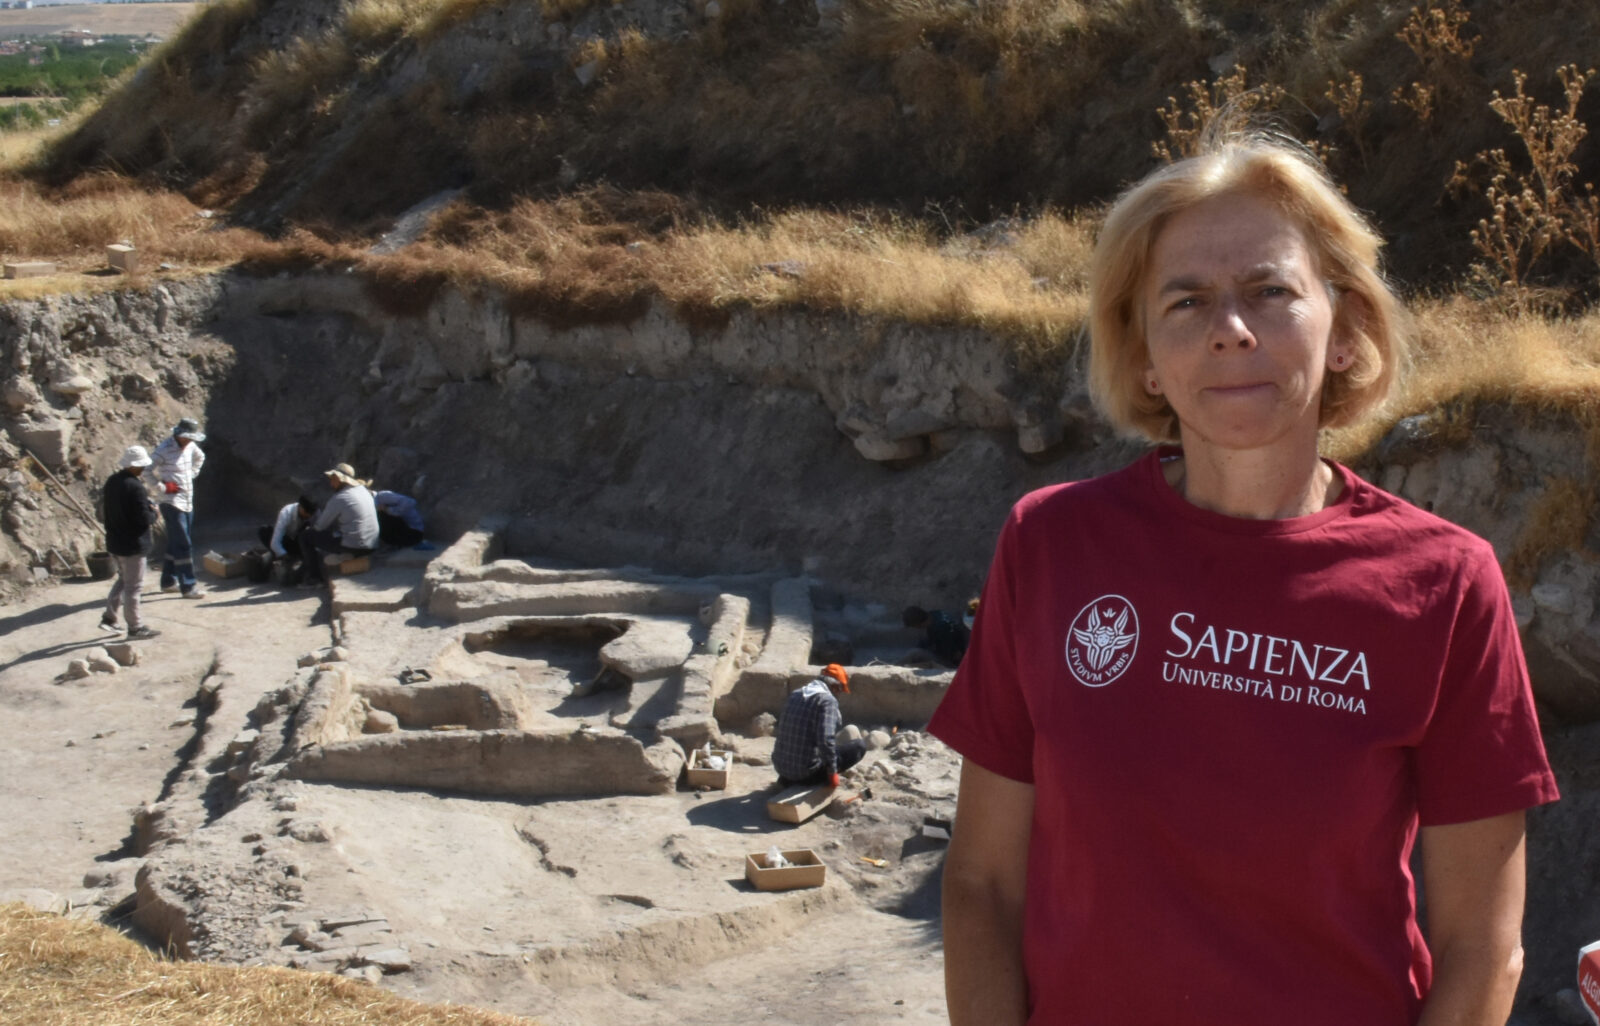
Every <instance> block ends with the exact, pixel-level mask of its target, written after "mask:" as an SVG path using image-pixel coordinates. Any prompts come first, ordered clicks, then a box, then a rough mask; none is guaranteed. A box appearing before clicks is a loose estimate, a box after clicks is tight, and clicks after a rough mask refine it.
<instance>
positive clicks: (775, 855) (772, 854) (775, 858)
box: [767, 844, 789, 869]
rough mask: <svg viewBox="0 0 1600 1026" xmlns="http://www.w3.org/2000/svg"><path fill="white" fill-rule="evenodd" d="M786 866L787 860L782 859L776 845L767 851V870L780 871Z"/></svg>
mask: <svg viewBox="0 0 1600 1026" xmlns="http://www.w3.org/2000/svg"><path fill="white" fill-rule="evenodd" d="M788 864H789V860H788V859H786V858H784V857H783V852H781V851H779V850H778V846H777V845H776V844H774V845H773V846H772V847H770V848H768V849H767V868H768V869H782V868H783V867H784V866H787V865H788Z"/></svg>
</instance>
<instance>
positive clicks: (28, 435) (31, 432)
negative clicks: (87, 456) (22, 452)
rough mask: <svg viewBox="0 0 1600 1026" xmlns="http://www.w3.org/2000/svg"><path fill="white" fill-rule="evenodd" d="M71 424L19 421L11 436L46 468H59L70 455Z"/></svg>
mask: <svg viewBox="0 0 1600 1026" xmlns="http://www.w3.org/2000/svg"><path fill="white" fill-rule="evenodd" d="M72 430H73V423H72V421H70V420H35V421H19V422H17V423H15V424H13V425H11V436H12V437H13V438H15V439H16V440H17V441H18V442H21V443H22V445H23V447H25V448H26V449H27V450H28V451H29V452H31V453H33V454H34V455H35V456H37V457H38V458H39V460H40V461H41V462H42V463H44V465H45V466H47V467H61V466H65V465H66V463H67V457H68V456H69V455H71V449H72Z"/></svg>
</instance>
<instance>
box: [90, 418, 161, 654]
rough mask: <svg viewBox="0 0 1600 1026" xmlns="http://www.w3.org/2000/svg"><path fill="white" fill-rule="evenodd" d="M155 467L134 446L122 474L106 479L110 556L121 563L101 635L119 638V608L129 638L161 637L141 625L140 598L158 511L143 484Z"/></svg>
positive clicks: (105, 512) (102, 618)
mask: <svg viewBox="0 0 1600 1026" xmlns="http://www.w3.org/2000/svg"><path fill="white" fill-rule="evenodd" d="M149 465H150V455H149V453H147V452H145V451H144V446H142V445H130V446H129V447H128V449H127V451H126V452H124V453H123V454H122V461H121V462H120V463H119V464H118V465H117V467H118V469H117V472H116V473H115V474H112V475H111V476H110V477H109V478H107V479H106V484H105V488H103V489H102V490H101V498H102V504H101V513H102V518H103V522H104V524H105V529H106V551H108V552H110V553H111V554H112V555H113V556H115V557H116V559H117V580H116V583H115V584H113V585H112V586H111V594H110V595H108V596H107V597H106V611H105V612H104V613H102V614H101V616H100V629H101V630H103V631H106V632H107V633H110V634H116V633H117V632H118V630H119V628H118V627H117V606H118V605H119V604H120V605H121V606H122V612H123V614H124V616H126V618H127V622H128V638H129V640H131V641H137V640H139V639H141V638H153V637H155V636H156V635H157V634H159V633H160V632H159V631H156V630H153V629H151V628H149V627H146V626H145V625H144V622H143V621H142V620H140V619H139V593H140V592H141V591H142V590H143V589H144V561H145V557H146V556H148V555H149V554H150V528H151V527H152V526H153V525H154V524H155V522H156V510H155V506H153V505H152V504H151V502H150V495H149V493H147V492H146V491H145V490H144V485H143V484H142V483H141V482H140V480H139V478H140V476H141V475H142V474H143V473H144V468H145V467H148V466H149Z"/></svg>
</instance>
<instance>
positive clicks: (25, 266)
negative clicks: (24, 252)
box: [6, 260, 56, 278]
mask: <svg viewBox="0 0 1600 1026" xmlns="http://www.w3.org/2000/svg"><path fill="white" fill-rule="evenodd" d="M55 273H56V265H55V264H52V263H50V262H49V261H47V260H24V261H19V262H18V263H14V264H6V277H7V278H42V277H44V276H45V275H47V274H55Z"/></svg>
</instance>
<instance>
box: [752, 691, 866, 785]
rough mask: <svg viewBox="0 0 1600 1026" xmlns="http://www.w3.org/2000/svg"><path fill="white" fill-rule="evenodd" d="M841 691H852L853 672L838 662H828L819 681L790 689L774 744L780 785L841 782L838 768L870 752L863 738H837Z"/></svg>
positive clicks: (773, 753) (845, 767) (774, 756)
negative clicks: (849, 671) (849, 672)
mask: <svg viewBox="0 0 1600 1026" xmlns="http://www.w3.org/2000/svg"><path fill="white" fill-rule="evenodd" d="M840 692H843V693H844V694H847V695H848V694H849V693H850V675H849V674H848V673H846V672H845V669H844V667H842V666H840V665H839V664H838V663H829V664H828V665H827V666H824V667H823V668H822V673H821V674H820V675H819V676H818V677H817V679H816V680H813V681H811V682H810V683H809V684H807V685H805V687H802V688H796V689H795V690H794V691H791V692H789V698H788V700H787V701H786V702H784V705H783V715H782V716H781V717H779V718H778V738H777V742H776V743H775V744H774V745H773V746H772V766H773V768H774V769H776V770H777V771H778V783H779V784H780V785H781V786H783V787H792V786H795V785H817V784H827V785H828V786H829V787H838V786H839V774H840V772H842V771H843V770H847V769H849V768H850V767H851V766H854V765H855V764H856V763H858V762H860V761H861V760H862V758H863V757H864V756H865V755H866V754H867V746H866V742H864V741H861V740H860V739H859V738H855V739H851V740H849V741H845V742H842V743H841V742H839V741H837V740H836V738H835V735H836V734H838V732H839V699H838V697H837V696H838V694H839V693H840Z"/></svg>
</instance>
